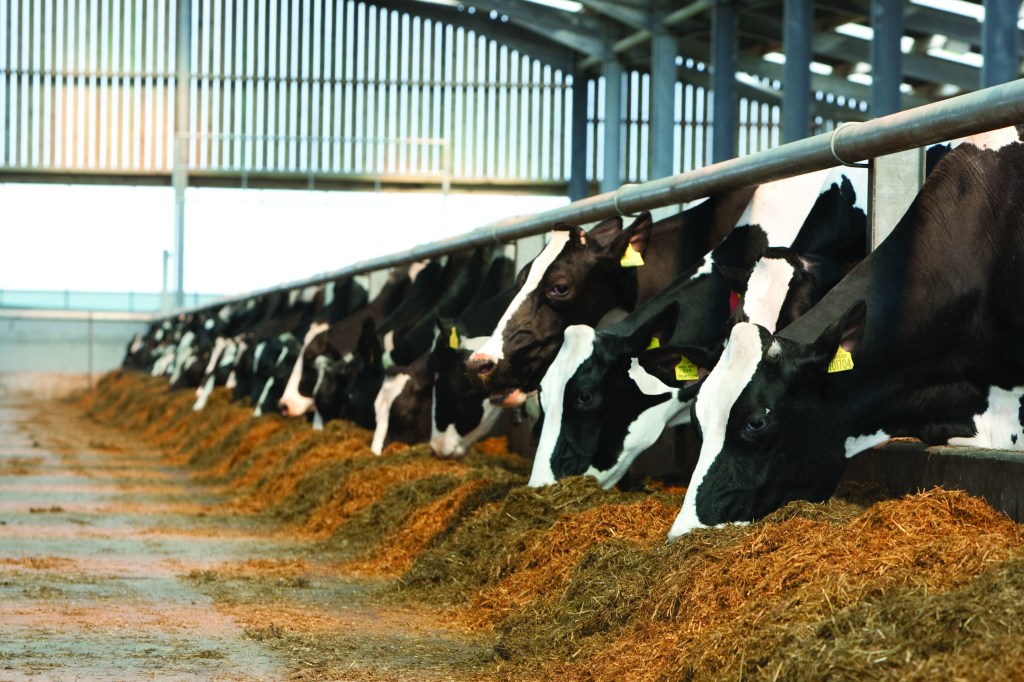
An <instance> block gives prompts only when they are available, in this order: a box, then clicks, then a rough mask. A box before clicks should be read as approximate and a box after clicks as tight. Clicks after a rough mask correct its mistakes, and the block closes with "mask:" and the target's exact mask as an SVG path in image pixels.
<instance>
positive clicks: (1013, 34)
mask: <svg viewBox="0 0 1024 682" xmlns="http://www.w3.org/2000/svg"><path fill="white" fill-rule="evenodd" d="M1019 10H1020V0H985V21H983V22H982V23H981V56H982V58H983V61H982V64H981V84H980V85H981V87H983V88H987V87H990V86H992V85H999V84H1000V83H1008V82H1010V81H1012V80H1014V79H1016V78H1017V75H1018V61H1019V58H1018V56H1017V55H1018V51H1017V12H1018V11H1019Z"/></svg>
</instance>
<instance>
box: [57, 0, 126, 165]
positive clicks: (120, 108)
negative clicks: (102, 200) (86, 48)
mask: <svg viewBox="0 0 1024 682" xmlns="http://www.w3.org/2000/svg"><path fill="white" fill-rule="evenodd" d="M71 1H72V2H73V1H74V0H71ZM114 1H115V0H111V2H114ZM130 1H131V0H123V2H122V5H121V11H120V12H119V13H118V31H117V37H118V41H117V42H118V45H119V47H120V50H119V52H118V70H119V71H120V72H121V75H120V76H118V93H117V165H118V167H124V165H125V163H124V149H123V146H124V145H123V142H124V135H123V134H122V132H121V128H122V126H123V125H124V100H125V97H126V96H127V92H128V79H129V78H130V76H125V74H124V72H125V63H126V62H125V58H124V52H125V45H126V44H127V42H128V41H127V39H126V38H125V35H124V30H125V29H124V27H125V21H126V20H127V16H126V15H127V11H126V8H125V7H124V4H126V3H127V2H130ZM129 165H130V164H129Z"/></svg>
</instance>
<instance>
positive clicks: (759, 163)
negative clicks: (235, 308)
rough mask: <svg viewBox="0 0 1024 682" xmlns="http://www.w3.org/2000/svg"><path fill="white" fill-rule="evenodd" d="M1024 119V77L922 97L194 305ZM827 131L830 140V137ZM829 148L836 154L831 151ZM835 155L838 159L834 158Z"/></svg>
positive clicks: (588, 219) (501, 239)
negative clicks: (918, 102)
mask: <svg viewBox="0 0 1024 682" xmlns="http://www.w3.org/2000/svg"><path fill="white" fill-rule="evenodd" d="M1015 123H1024V80H1017V81H1013V82H1011V83H1006V84H1003V85H997V86H995V87H991V88H987V89H985V90H979V91H976V92H972V93H969V94H966V95H960V96H958V97H953V98H951V99H947V100H944V101H942V102H934V103H932V104H926V105H923V106H920V107H917V108H915V109H909V110H907V111H902V112H899V113H895V114H892V115H889V116H885V117H882V118H877V119H874V120H871V121H865V122H863V123H856V124H852V125H849V126H846V127H843V128H838V129H836V130H835V131H832V132H829V133H823V134H821V135H815V136H814V137H809V138H805V139H803V140H798V141H796V142H791V143H789V144H785V145H782V146H780V147H775V148H774V149H769V150H766V151H763V152H758V153H756V154H751V155H749V156H744V157H741V158H735V159H729V160H728V161H723V162H721V163H716V164H714V165H711V166H705V167H703V168H699V169H697V170H693V171H690V172H688V173H682V174H680V175H672V176H669V177H666V178H661V179H659V180H652V181H650V182H645V183H643V184H639V185H623V186H622V187H620V188H619V189H617V190H615V191H613V192H605V193H604V194H598V195H596V196H592V197H588V198H586V199H581V200H579V201H575V202H573V203H571V204H569V205H568V206H563V207H560V208H555V209H550V210H548V211H543V212H541V213H535V214H532V215H526V216H513V217H510V218H505V219H503V220H498V221H495V222H493V223H489V224H487V225H484V226H482V227H479V228H477V229H475V230H473V231H471V232H468V233H466V234H463V235H461V236H457V237H452V238H449V239H444V240H441V241H437V242H432V243H430V244H424V245H421V246H417V247H414V248H412V249H409V250H407V251H402V252H399V253H395V254H391V255H387V256H380V257H378V258H373V259H370V260H364V261H360V262H358V263H353V264H351V265H347V266H345V267H343V268H340V269H338V270H335V271H332V272H328V273H323V274H321V275H318V276H315V277H310V278H307V279H302V280H296V281H293V282H289V283H285V284H281V285H278V286H275V287H270V288H267V289H263V290H259V291H254V292H249V293H246V294H241V295H238V296H232V297H230V298H225V299H222V300H221V301H218V302H216V303H214V304H212V305H206V306H201V307H199V308H193V309H192V310H201V309H207V308H211V307H217V306H221V305H224V304H226V303H232V302H239V301H244V300H247V299H249V298H252V297H253V296H257V295H260V294H264V293H269V292H272V291H279V290H282V289H285V290H286V289H293V288H297V287H306V286H312V285H315V284H320V283H322V282H326V281H328V280H333V279H338V278H342V277H348V276H351V275H357V274H362V273H366V272H372V271H374V270H381V269H384V268H389V267H393V266H396V265H403V264H405V263H411V262H413V261H417V260H423V259H426V258H436V257H438V256H442V255H444V254H450V253H456V252H459V251H466V250H468V249H475V248H479V247H481V246H487V245H490V244H502V243H506V242H510V241H514V240H516V239H521V238H523V237H529V236H532V235H536V234H541V233H543V232H546V231H548V230H550V229H551V227H552V226H553V225H554V224H555V223H557V222H565V223H570V224H576V225H582V224H586V223H591V222H594V221H596V220H601V219H603V218H609V217H612V216H615V215H623V214H630V213H635V212H637V211H641V210H645V209H650V208H656V207H659V206H666V205H669V204H676V203H683V202H686V201H691V200H693V199H700V198H702V197H706V196H710V195H712V194H719V193H722V192H728V191H732V190H736V189H739V188H741V187H749V186H751V185H759V184H763V183H766V182H771V181H773V180H779V179H782V178H786V177H791V176H793V175H799V174H802V173H810V172H813V171H817V170H822V169H824V168H830V167H832V166H835V165H837V164H838V163H839V160H838V159H842V160H843V161H846V162H856V161H861V160H863V159H872V158H874V157H876V156H884V155H886V154H892V153H895V152H899V151H904V150H906V149H911V148H915V147H923V146H926V145H929V144H934V143H936V142H943V141H946V140H952V139H955V138H958V137H963V136H965V135H972V134H975V133H980V132H984V131H986V130H994V129H997V128H1002V127H1004V126H1008V125H1012V124H1015ZM833 136H835V139H834V140H833ZM833 150H834V153H835V155H833ZM837 157H838V159H837Z"/></svg>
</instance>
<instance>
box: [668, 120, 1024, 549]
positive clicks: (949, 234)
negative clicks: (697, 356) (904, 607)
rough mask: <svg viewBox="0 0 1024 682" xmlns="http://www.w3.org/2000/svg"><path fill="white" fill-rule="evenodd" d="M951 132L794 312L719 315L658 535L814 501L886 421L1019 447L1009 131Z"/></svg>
mask: <svg viewBox="0 0 1024 682" xmlns="http://www.w3.org/2000/svg"><path fill="white" fill-rule="evenodd" d="M1020 133H1021V130H1019V129H1017V128H1009V129H1004V130H999V131H994V132H991V133H987V134H983V135H978V136H974V137H971V138H966V139H965V140H963V141H962V142H961V143H960V144H959V145H957V146H956V147H955V148H954V149H953V150H952V151H950V152H949V153H948V154H946V156H945V158H943V159H942V161H941V162H939V163H938V164H937V165H936V167H935V168H934V170H933V171H932V172H931V173H930V174H929V175H928V178H927V180H926V181H925V184H924V186H923V187H922V189H921V191H920V193H919V194H918V196H917V197H916V198H915V200H914V202H913V203H912V204H911V206H910V208H909V209H908V210H907V212H906V214H905V215H904V216H903V218H902V219H901V220H900V222H899V223H898V224H897V226H896V228H895V229H894V231H893V232H892V233H891V234H890V235H889V236H888V237H887V238H886V239H885V240H884V241H883V242H882V243H881V244H880V245H879V247H878V249H877V250H875V251H874V252H873V253H872V254H871V255H870V256H869V257H868V258H866V259H865V260H864V261H863V262H862V263H861V264H860V265H858V266H857V267H856V268H854V269H853V271H851V273H850V274H849V275H848V276H847V277H846V278H844V280H843V281H842V282H841V283H840V284H839V285H838V286H836V287H835V288H833V289H832V291H831V292H829V294H828V295H826V296H825V297H824V298H823V299H822V300H821V302H819V303H818V304H817V305H816V306H814V308H812V309H811V310H810V311H809V312H808V313H807V314H805V315H804V316H803V317H801V318H800V319H798V320H796V321H795V322H794V323H793V324H791V325H789V326H788V327H786V328H785V329H784V330H782V331H780V332H778V333H776V334H772V333H771V332H769V331H768V330H767V329H765V328H763V327H760V326H758V325H756V324H751V323H742V322H741V323H739V324H737V325H736V326H735V327H733V329H732V331H731V333H730V336H729V339H728V342H727V344H726V346H725V350H724V352H723V354H722V356H721V359H720V360H719V361H718V364H717V365H716V366H715V368H714V369H713V370H712V372H711V373H710V374H709V375H708V377H707V379H706V380H705V382H704V384H703V386H702V387H701V388H700V391H699V393H698V395H697V399H696V403H695V405H694V418H695V420H696V423H697V424H698V425H699V428H700V430H701V432H702V436H703V443H702V446H701V451H700V456H699V459H698V463H697V467H696V470H695V472H694V474H693V478H692V480H691V483H690V486H689V488H688V490H687V494H686V497H685V500H684V502H683V506H682V509H681V510H680V513H679V515H678V517H677V518H676V521H675V523H674V524H673V526H672V529H671V531H670V532H669V539H670V540H671V539H673V538H675V537H678V536H679V535H682V534H684V533H686V532H688V531H690V530H691V529H694V528H699V527H705V526H715V525H718V524H722V523H726V522H746V521H751V520H755V519H758V518H760V517H762V516H764V515H765V514H768V513H770V512H771V511H773V510H775V509H777V508H778V507H779V506H781V505H783V504H785V503H786V502H788V501H790V500H795V499H807V500H811V501H822V500H825V499H827V498H828V497H829V496H831V494H832V493H833V492H834V490H835V486H836V484H837V482H838V480H839V477H840V475H841V474H842V471H843V469H844V467H845V462H846V459H847V458H849V457H852V456H854V455H856V454H858V453H860V452H862V451H864V450H866V449H868V448H871V447H873V446H875V445H878V444H880V443H882V442H885V441H886V440H888V439H889V438H891V437H896V436H911V437H917V438H920V439H922V440H924V441H925V442H926V443H929V444H940V443H948V444H951V445H975V446H985V447H994V448H1009V449H1020V448H1022V447H1024V430H1022V424H1021V422H1022V419H1021V414H1022V403H1021V398H1022V396H1024V347H1022V346H1021V345H1020V343H1019V339H1020V338H1021V336H1022V334H1024V306H1022V304H1021V302H1020V298H1019V292H1021V291H1024V270H1022V269H1021V267H1020V264H1021V262H1024V239H1022V235H1024V229H1022V228H1024V179H1022V178H1024V176H1022V174H1021V172H1020V169H1021V168H1024V144H1022V143H1021V142H1020V138H1021V136H1020Z"/></svg>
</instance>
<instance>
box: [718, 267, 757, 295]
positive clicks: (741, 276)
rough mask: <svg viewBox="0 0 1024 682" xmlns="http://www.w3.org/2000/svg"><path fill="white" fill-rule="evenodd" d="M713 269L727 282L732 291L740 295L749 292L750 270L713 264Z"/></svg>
mask: <svg viewBox="0 0 1024 682" xmlns="http://www.w3.org/2000/svg"><path fill="white" fill-rule="evenodd" d="M711 267H712V268H713V269H714V270H715V272H717V273H718V274H719V275H720V276H721V277H722V279H723V280H725V283H726V284H728V285H729V288H730V289H732V290H733V291H735V292H736V293H738V294H745V293H746V292H747V280H749V279H750V272H751V271H750V270H747V269H745V268H738V267H735V266H732V265H718V264H717V263H713V264H712V266H711Z"/></svg>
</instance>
